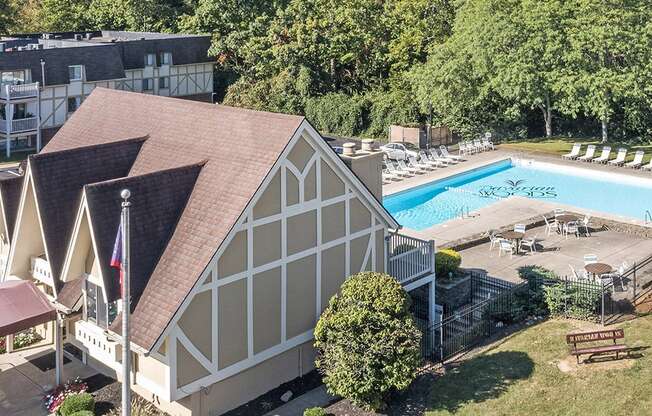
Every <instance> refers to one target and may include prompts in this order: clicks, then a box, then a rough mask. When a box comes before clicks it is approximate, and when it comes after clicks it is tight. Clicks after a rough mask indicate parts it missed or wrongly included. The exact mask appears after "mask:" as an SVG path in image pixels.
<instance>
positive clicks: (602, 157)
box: [592, 146, 611, 163]
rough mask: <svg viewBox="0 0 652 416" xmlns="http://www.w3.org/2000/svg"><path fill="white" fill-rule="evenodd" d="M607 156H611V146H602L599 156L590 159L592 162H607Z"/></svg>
mask: <svg viewBox="0 0 652 416" xmlns="http://www.w3.org/2000/svg"><path fill="white" fill-rule="evenodd" d="M609 156H611V146H604V147H603V148H602V153H601V154H600V157H596V158H595V159H593V160H592V162H593V163H607V161H608V160H609Z"/></svg>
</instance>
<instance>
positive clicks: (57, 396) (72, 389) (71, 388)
mask: <svg viewBox="0 0 652 416" xmlns="http://www.w3.org/2000/svg"><path fill="white" fill-rule="evenodd" d="M87 389H88V386H87V385H86V383H84V382H83V381H82V380H81V379H80V378H79V377H77V378H75V379H73V380H68V381H67V382H66V383H64V384H60V385H59V386H57V387H56V388H55V389H54V390H52V392H50V393H49V394H47V395H46V396H45V398H44V399H43V400H44V402H45V403H44V404H45V408H46V409H47V410H48V412H50V413H55V412H57V410H58V409H59V407H60V406H61V404H62V403H63V402H64V400H66V398H67V397H68V396H71V395H74V394H77V393H83V392H85V391H86V390H87ZM57 413H58V412H57Z"/></svg>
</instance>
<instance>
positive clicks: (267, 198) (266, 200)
mask: <svg viewBox="0 0 652 416" xmlns="http://www.w3.org/2000/svg"><path fill="white" fill-rule="evenodd" d="M279 212H281V173H280V172H276V175H274V177H273V178H272V180H271V181H270V182H269V184H268V185H267V188H265V191H264V192H263V194H262V195H261V196H260V199H259V200H258V202H257V203H256V205H254V209H253V214H254V219H258V218H264V217H269V216H270V215H274V214H278V213H279Z"/></svg>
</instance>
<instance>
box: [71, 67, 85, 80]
mask: <svg viewBox="0 0 652 416" xmlns="http://www.w3.org/2000/svg"><path fill="white" fill-rule="evenodd" d="M82 69H83V67H82V66H81V65H70V66H69V67H68V78H69V79H70V81H71V82H72V81H81V80H82V77H83V74H82V72H83V71H82Z"/></svg>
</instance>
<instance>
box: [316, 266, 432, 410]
mask: <svg viewBox="0 0 652 416" xmlns="http://www.w3.org/2000/svg"><path fill="white" fill-rule="evenodd" d="M409 306H410V300H409V296H408V294H407V293H406V292H405V290H403V288H402V287H401V285H400V284H399V283H398V282H397V281H396V279H394V278H392V277H391V276H388V275H386V274H381V273H373V272H364V273H359V274H356V275H353V276H351V277H350V278H349V279H347V280H346V281H345V282H344V284H343V285H342V289H341V294H339V295H335V296H333V297H332V298H331V300H330V302H329V304H328V307H327V308H326V310H325V311H324V313H323V314H322V316H321V318H320V319H319V322H318V323H317V326H316V328H315V347H316V348H317V351H318V357H317V360H316V365H317V368H318V369H319V371H320V372H321V373H322V374H323V375H324V382H325V384H326V386H327V387H328V390H329V392H331V393H332V394H335V395H339V396H342V397H345V398H347V399H349V400H351V401H352V402H353V403H354V404H356V405H358V406H361V407H363V408H366V409H379V408H381V407H383V405H384V403H385V400H386V399H387V396H388V394H389V393H391V392H393V391H395V390H403V389H405V388H407V387H408V386H409V385H410V383H411V382H412V380H414V377H415V375H416V370H417V367H418V365H419V363H420V341H421V333H420V332H419V330H418V329H417V327H416V325H415V323H414V320H413V318H412V315H411V314H410V312H409Z"/></svg>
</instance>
